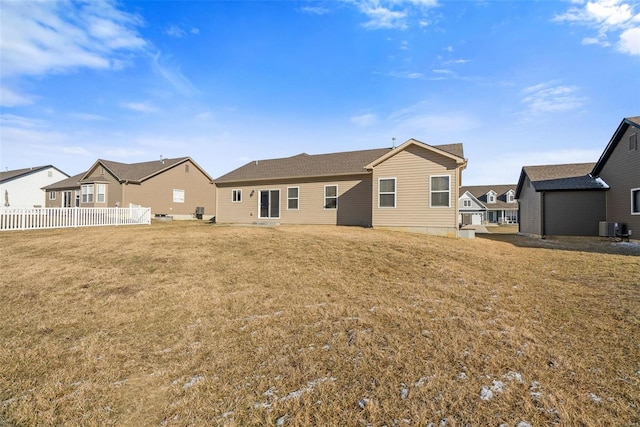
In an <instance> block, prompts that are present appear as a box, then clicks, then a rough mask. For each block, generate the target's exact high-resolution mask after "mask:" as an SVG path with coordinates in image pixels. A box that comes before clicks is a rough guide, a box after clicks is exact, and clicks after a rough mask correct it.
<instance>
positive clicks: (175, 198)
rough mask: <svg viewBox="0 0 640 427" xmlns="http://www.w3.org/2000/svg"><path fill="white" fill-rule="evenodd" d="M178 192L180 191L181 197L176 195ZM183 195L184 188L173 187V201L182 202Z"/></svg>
mask: <svg viewBox="0 0 640 427" xmlns="http://www.w3.org/2000/svg"><path fill="white" fill-rule="evenodd" d="M176 192H177V193H176ZM180 193H182V198H180V197H176V194H178V195H179V194H180ZM184 196H185V191H184V190H181V189H179V188H174V189H173V203H184V199H185V197H184ZM181 199H182V200H181Z"/></svg>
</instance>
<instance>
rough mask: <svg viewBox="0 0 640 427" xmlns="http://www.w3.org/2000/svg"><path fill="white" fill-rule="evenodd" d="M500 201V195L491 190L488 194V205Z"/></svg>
mask: <svg viewBox="0 0 640 427" xmlns="http://www.w3.org/2000/svg"><path fill="white" fill-rule="evenodd" d="M497 199H498V193H496V192H495V191H493V190H491V191H489V192H488V193H487V203H495V202H496V200H497Z"/></svg>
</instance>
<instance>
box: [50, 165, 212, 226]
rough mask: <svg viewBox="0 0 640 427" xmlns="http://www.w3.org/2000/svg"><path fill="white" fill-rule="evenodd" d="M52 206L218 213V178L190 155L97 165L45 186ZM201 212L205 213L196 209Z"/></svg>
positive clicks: (172, 213)
mask: <svg viewBox="0 0 640 427" xmlns="http://www.w3.org/2000/svg"><path fill="white" fill-rule="evenodd" d="M44 190H45V191H46V193H47V197H46V205H47V207H71V206H78V207H114V206H120V207H128V206H130V205H139V206H143V207H150V208H151V214H152V215H154V216H172V217H174V218H175V219H189V218H194V217H195V216H196V210H197V211H198V212H197V213H198V217H200V216H201V215H202V216H203V217H204V218H210V217H212V216H214V215H215V186H214V185H213V179H212V178H211V177H210V176H209V175H208V174H207V173H206V172H205V171H204V170H203V169H202V168H201V167H200V166H199V165H198V164H197V163H196V162H195V161H193V159H191V158H190V157H180V158H176V159H160V160H156V161H152V162H142V163H119V162H113V161H109V160H98V161H96V162H95V163H94V164H93V166H91V168H89V170H88V171H87V172H84V173H82V174H79V175H76V176H73V177H71V178H68V179H65V180H63V181H60V182H57V183H55V184H52V185H49V186H46V187H44ZM196 208H199V209H196Z"/></svg>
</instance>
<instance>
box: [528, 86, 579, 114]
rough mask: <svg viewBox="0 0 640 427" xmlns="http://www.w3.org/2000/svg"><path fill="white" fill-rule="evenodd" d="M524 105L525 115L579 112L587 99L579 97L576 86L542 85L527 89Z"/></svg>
mask: <svg viewBox="0 0 640 427" xmlns="http://www.w3.org/2000/svg"><path fill="white" fill-rule="evenodd" d="M522 92H523V94H524V95H525V96H524V98H523V99H522V103H523V104H525V109H526V110H525V114H533V115H538V114H544V113H563V112H567V111H573V110H577V109H579V108H580V107H582V106H583V105H584V103H585V102H586V98H585V97H582V96H580V95H579V90H578V88H576V87H575V86H562V85H556V82H547V83H540V84H537V85H535V86H530V87H528V88H525V89H524V90H523V91H522Z"/></svg>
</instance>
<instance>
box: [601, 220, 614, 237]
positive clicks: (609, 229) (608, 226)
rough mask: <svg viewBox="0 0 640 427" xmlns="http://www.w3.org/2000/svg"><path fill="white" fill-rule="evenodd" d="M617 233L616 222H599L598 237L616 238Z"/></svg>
mask: <svg viewBox="0 0 640 427" xmlns="http://www.w3.org/2000/svg"><path fill="white" fill-rule="evenodd" d="M617 232H618V223H617V222H607V221H600V232H599V233H598V235H599V236H600V237H616V233H617Z"/></svg>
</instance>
